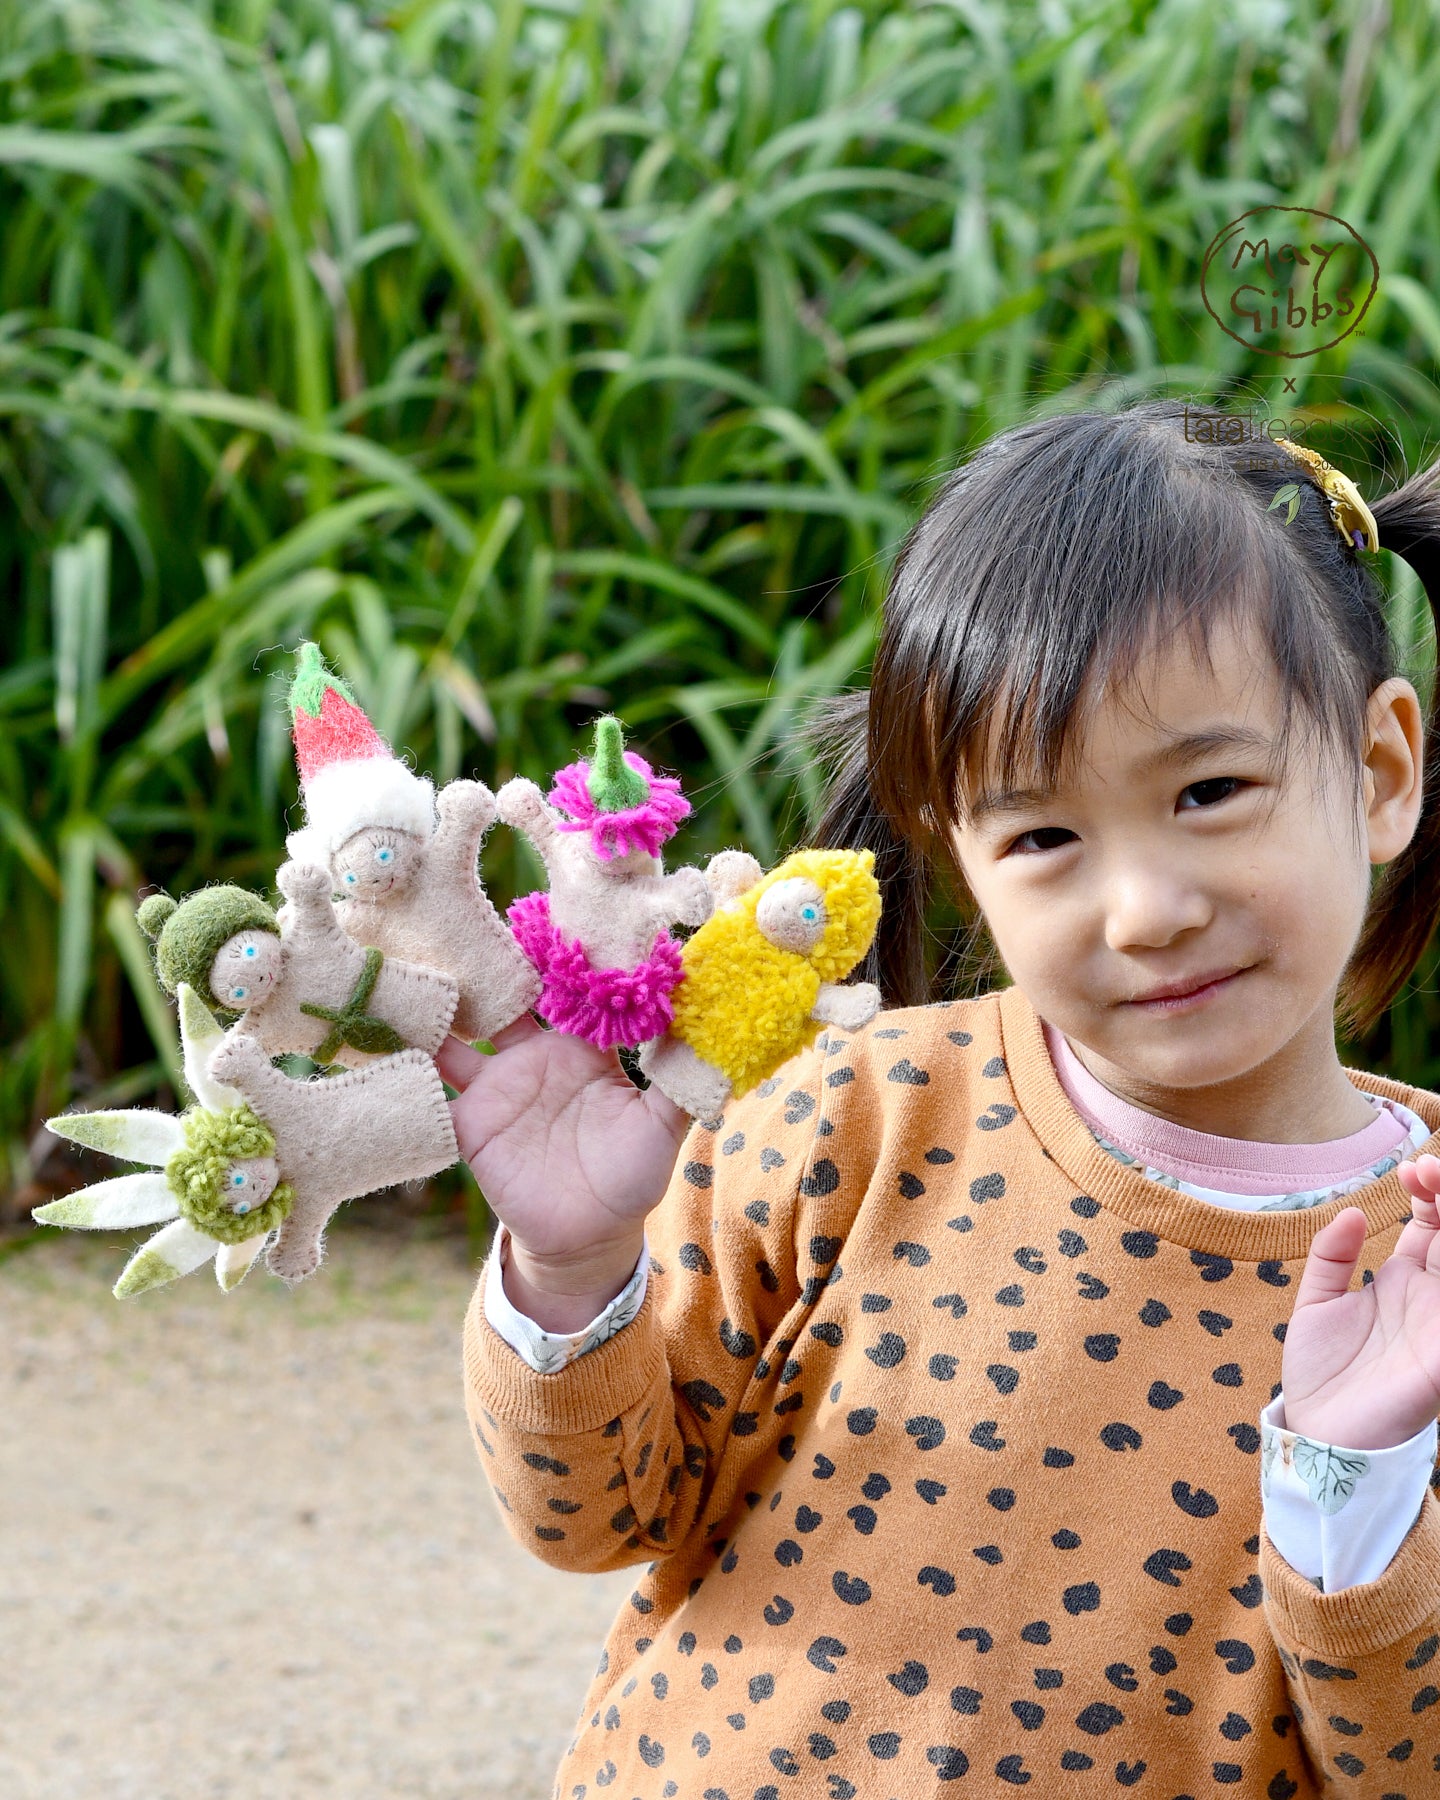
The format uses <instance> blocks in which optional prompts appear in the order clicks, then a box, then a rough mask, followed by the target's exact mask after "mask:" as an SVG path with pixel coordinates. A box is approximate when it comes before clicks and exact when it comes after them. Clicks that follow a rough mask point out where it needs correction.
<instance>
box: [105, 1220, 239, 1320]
mask: <svg viewBox="0 0 1440 1800" xmlns="http://www.w3.org/2000/svg"><path fill="white" fill-rule="evenodd" d="M219 1248H220V1246H219V1244H218V1243H217V1242H216V1241H215V1239H214V1238H212V1237H206V1236H205V1234H204V1232H202V1231H197V1230H196V1229H195V1227H194V1226H193V1225H192V1224H191V1223H190V1221H189V1220H188V1219H177V1220H176V1221H175V1223H174V1224H173V1225H167V1226H166V1227H165V1228H164V1230H163V1231H157V1232H156V1233H155V1235H154V1237H152V1238H151V1239H149V1241H148V1242H146V1243H144V1244H142V1245H141V1246H140V1248H139V1249H138V1250H137V1251H136V1252H135V1254H134V1255H133V1256H132V1257H131V1258H130V1260H129V1262H128V1263H126V1265H125V1267H124V1269H123V1270H122V1271H121V1273H120V1279H119V1280H118V1281H117V1282H116V1283H115V1298H116V1299H117V1300H124V1299H125V1298H127V1296H129V1295H130V1294H143V1293H144V1292H145V1290H146V1288H152V1287H162V1286H163V1285H164V1284H165V1283H166V1282H167V1281H174V1280H175V1279H176V1278H177V1277H178V1276H180V1275H188V1274H189V1273H190V1271H191V1270H192V1269H198V1268H199V1267H200V1265H201V1263H206V1262H209V1260H210V1258H211V1257H212V1256H214V1255H215V1253H216V1251H217V1250H219Z"/></svg>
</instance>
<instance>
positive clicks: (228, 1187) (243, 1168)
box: [223, 1156, 280, 1219]
mask: <svg viewBox="0 0 1440 1800" xmlns="http://www.w3.org/2000/svg"><path fill="white" fill-rule="evenodd" d="M279 1181H280V1168H279V1165H278V1164H277V1163H276V1161H275V1158H274V1157H273V1156H243V1157H240V1158H238V1159H237V1160H236V1161H235V1162H232V1163H231V1164H230V1166H229V1168H228V1169H226V1171H225V1174H224V1177H223V1187H224V1200H223V1204H224V1205H226V1206H228V1207H229V1209H230V1211H231V1212H233V1213H235V1214H237V1215H238V1216H239V1217H240V1218H242V1219H243V1218H244V1216H245V1215H246V1213H252V1212H254V1211H256V1209H257V1208H259V1207H262V1206H263V1205H264V1204H265V1202H266V1201H267V1200H268V1199H269V1198H270V1196H271V1195H272V1194H273V1193H274V1192H275V1189H276V1187H277V1186H278V1184H279Z"/></svg>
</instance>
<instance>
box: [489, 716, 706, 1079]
mask: <svg viewBox="0 0 1440 1800" xmlns="http://www.w3.org/2000/svg"><path fill="white" fill-rule="evenodd" d="M496 804H497V806H498V807H499V809H500V816H501V818H502V819H504V821H505V823H506V824H507V825H510V826H513V827H514V828H515V829H516V830H517V831H523V832H524V834H525V835H526V837H528V838H529V839H530V841H531V843H532V844H534V846H535V848H536V850H537V851H538V852H539V853H540V858H541V860H542V861H543V862H544V864H545V872H546V875H547V876H548V877H549V882H550V891H549V893H548V894H543V893H536V894H527V895H525V896H524V898H523V899H520V900H517V901H516V902H515V903H514V905H513V906H512V907H511V908H510V911H509V919H510V923H511V925H512V927H513V928H514V931H515V936H516V939H517V940H518V942H519V943H520V946H521V948H522V949H523V950H524V951H525V953H526V955H527V956H528V957H529V958H530V960H531V961H532V962H533V963H534V965H535V967H536V969H537V970H538V972H539V974H540V976H541V978H542V980H543V981H544V987H543V988H542V990H541V994H540V998H539V999H538V1000H537V1001H536V1002H535V1010H536V1011H537V1012H538V1013H539V1014H540V1016H541V1018H543V1019H544V1020H545V1021H546V1022H547V1023H548V1024H550V1025H553V1026H554V1027H555V1029H556V1030H557V1031H565V1032H568V1033H570V1035H571V1036H572V1037H581V1038H585V1039H587V1040H588V1041H589V1042H590V1043H592V1044H595V1045H598V1046H599V1048H600V1049H602V1050H610V1049H613V1048H614V1047H615V1046H616V1045H617V1044H631V1045H634V1044H642V1043H644V1042H645V1041H646V1040H647V1039H649V1038H653V1037H656V1036H658V1035H659V1034H660V1033H661V1032H663V1031H664V1030H665V1028H666V1026H667V1025H669V1023H670V1020H671V1017H672V1016H673V1008H672V1006H671V1000H670V994H671V990H672V989H673V988H674V986H675V984H676V982H677V981H679V979H680V975H681V965H680V945H679V944H678V943H677V942H676V941H675V939H674V938H673V937H671V935H670V931H669V927H670V926H671V925H675V924H680V925H700V924H703V923H704V921H705V920H706V919H707V918H708V917H709V916H710V907H711V899H710V890H709V888H708V887H707V886H706V883H705V878H704V876H703V875H701V873H700V871H699V870H698V869H678V870H676V872H675V873H674V874H673V875H667V874H665V872H664V869H663V866H662V864H661V861H660V846H661V845H662V844H663V843H665V841H666V840H667V839H668V838H670V837H673V836H674V833H675V830H676V828H677V827H678V825H679V824H680V821H681V820H682V819H683V818H685V817H686V815H687V814H688V813H689V811H690V803H689V801H688V800H686V799H685V798H684V797H683V796H682V794H681V792H680V784H679V782H678V781H676V780H675V779H674V778H673V777H671V776H658V775H656V774H655V773H654V772H653V771H652V770H651V768H650V765H649V764H648V763H647V762H646V761H645V759H644V758H643V757H641V756H637V755H636V754H635V752H634V751H632V750H626V749H625V748H624V738H623V736H622V734H621V730H620V724H619V721H618V720H616V719H601V720H599V721H598V723H597V724H596V726H595V748H594V754H593V756H592V757H591V758H590V760H589V761H588V762H587V761H584V760H583V759H582V760H581V761H579V762H574V763H570V764H569V765H568V766H567V767H566V768H563V769H561V770H560V772H559V773H558V774H557V775H556V777H555V781H554V785H553V786H552V788H551V790H550V800H549V802H548V803H547V801H546V800H545V798H544V796H543V795H542V794H541V792H540V790H539V788H538V787H536V785H535V784H534V782H533V781H525V780H517V781H510V782H507V783H506V784H505V786H504V787H503V788H501V790H500V792H499V794H498V795H497V796H496Z"/></svg>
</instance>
